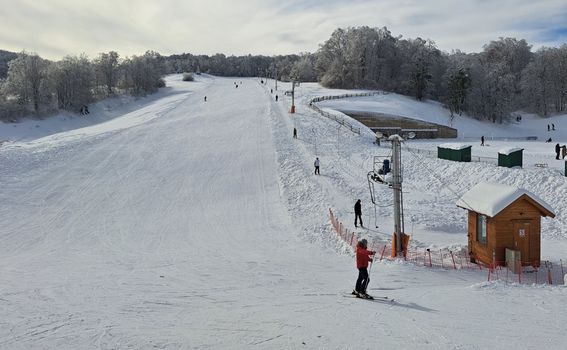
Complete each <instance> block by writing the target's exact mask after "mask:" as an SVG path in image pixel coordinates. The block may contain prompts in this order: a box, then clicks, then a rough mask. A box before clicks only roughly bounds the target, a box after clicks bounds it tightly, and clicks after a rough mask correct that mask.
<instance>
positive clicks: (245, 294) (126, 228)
mask: <svg viewBox="0 0 567 350" xmlns="http://www.w3.org/2000/svg"><path fill="white" fill-rule="evenodd" d="M235 79H236V78H234V79H230V78H216V77H211V76H206V75H202V76H197V82H193V83H189V82H183V81H181V77H180V76H171V77H169V78H168V79H167V85H168V87H167V88H165V89H162V90H161V92H160V93H159V94H158V95H154V96H150V97H147V98H142V99H138V100H132V101H124V100H108V101H102V102H99V103H97V104H96V105H93V106H90V110H91V114H90V115H89V116H87V117H83V116H80V117H79V116H76V115H59V116H55V117H53V118H50V119H46V120H28V121H26V122H23V123H15V124H14V123H10V124H1V125H0V139H2V140H5V141H6V142H5V143H3V144H2V146H0V163H1V164H2V166H1V167H0V202H1V203H2V205H1V206H0V222H2V225H1V227H0V314H1V315H2V317H0V348H1V349H16V350H17V349H127V348H132V349H156V348H157V349H253V348H258V349H417V348H419V349H503V348H512V347H515V348H525V349H530V348H542V349H563V348H564V344H565V343H567V334H566V333H565V331H564V330H565V324H566V323H567V314H566V313H565V312H564V310H565V300H566V297H567V289H565V288H564V286H563V285H553V286H550V285H541V284H538V285H526V284H517V283H510V282H508V283H505V282H487V274H486V270H484V269H483V270H462V271H461V270H453V269H432V268H427V267H424V266H423V264H416V263H413V262H405V261H396V260H393V261H390V260H383V261H381V262H378V261H377V262H375V263H374V264H373V265H374V266H372V268H371V271H370V278H371V281H370V285H369V293H370V294H374V295H385V296H389V297H390V298H395V302H381V301H377V302H369V301H365V300H359V299H355V298H352V297H351V296H349V295H348V293H350V291H351V290H352V288H353V286H354V282H355V280H356V276H357V271H356V268H355V262H354V256H353V253H352V251H351V249H350V248H349V247H348V246H347V245H346V244H345V243H343V242H342V241H341V240H339V239H338V238H337V236H336V235H335V234H334V232H333V231H332V228H331V226H330V224H329V219H328V213H329V212H328V210H329V208H332V209H333V211H334V213H335V214H336V215H337V217H338V218H339V219H340V220H341V221H343V222H344V224H345V225H346V226H347V227H349V226H350V228H351V229H352V228H353V227H352V220H353V219H354V215H353V205H354V203H355V201H356V199H359V198H360V199H361V200H362V203H363V204H362V207H363V219H364V223H365V225H366V226H368V227H369V228H370V229H369V230H361V231H360V233H361V235H364V236H367V237H368V238H370V239H372V240H383V241H386V240H387V239H388V238H389V237H390V235H391V233H392V230H393V220H392V207H391V202H392V194H391V190H390V188H388V186H385V185H384V186H379V187H378V188H377V199H378V201H379V203H380V205H379V206H377V207H376V216H375V215H374V208H373V207H372V206H371V202H370V194H369V191H368V183H367V181H366V175H367V173H368V171H370V170H372V168H373V162H374V157H375V156H379V157H388V155H389V148H388V147H387V146H383V147H378V146H377V145H375V144H373V142H374V140H375V136H374V134H373V133H372V132H371V131H370V130H368V129H365V128H364V127H362V130H363V132H362V133H361V135H356V134H353V133H352V132H350V131H349V130H348V129H346V128H344V127H342V126H340V125H339V124H337V123H336V122H334V121H331V120H329V119H326V118H324V117H321V116H319V115H318V114H317V113H315V112H313V111H311V110H310V109H309V108H308V106H307V105H308V101H309V99H311V98H313V97H315V96H320V95H328V94H335V93H336V94H340V93H343V92H344V91H333V90H328V89H324V88H322V87H320V86H319V85H316V84H302V85H301V86H300V87H299V88H298V89H296V92H297V94H296V105H297V113H296V114H294V115H291V114H289V113H288V110H289V108H290V102H291V101H290V98H289V97H288V96H283V93H282V92H283V90H288V89H289V88H290V86H289V85H290V84H284V83H279V84H278V87H279V88H280V90H278V91H274V94H270V88H274V86H273V81H269V83H268V85H262V84H260V82H259V81H258V80H257V79H242V78H238V83H239V84H238V88H236V87H235ZM240 81H242V84H240ZM276 93H277V94H278V95H279V97H280V98H279V101H278V102H276V101H275V96H274V95H275V94H276ZM204 96H207V102H204ZM361 101H362V102H361ZM335 102H337V103H339V101H335ZM325 103H326V104H325V106H326V108H334V107H333V105H332V104H331V103H330V102H329V103H327V102H325ZM340 103H341V104H346V105H347V106H346V107H349V108H347V109H351V110H352V109H355V108H359V109H364V108H371V109H374V108H378V107H380V106H382V107H383V108H385V109H386V110H384V111H382V112H384V113H386V112H388V113H391V114H396V115H404V116H408V117H412V116H413V117H418V116H419V117H421V118H424V119H427V120H430V121H434V120H431V119H435V120H438V121H439V122H446V121H447V120H448V113H447V111H446V110H444V109H443V108H442V107H441V106H440V105H439V104H435V103H431V102H428V103H418V102H415V101H412V100H411V99H409V98H406V97H400V96H398V95H394V94H384V95H377V96H375V97H369V98H365V99H353V100H351V101H348V100H344V101H340ZM369 106H370V107H369ZM346 107H345V108H346ZM336 109H337V110H340V108H336ZM422 112H423V113H422ZM429 117H431V118H429ZM550 120H553V121H554V123H555V125H556V127H557V129H558V131H554V134H553V135H552V136H551V137H553V139H554V142H556V141H555V140H557V141H560V142H565V141H566V139H567V138H566V137H565V135H567V133H566V132H564V131H562V130H567V121H566V120H567V119H565V118H563V119H561V118H559V117H557V118H556V119H550ZM352 122H353V123H354V124H356V122H355V121H352ZM544 123H546V121H543V122H542V121H541V120H539V119H537V118H536V117H529V116H525V117H524V118H523V120H522V122H521V123H520V124H519V125H510V126H509V127H510V128H509V129H508V128H506V127H504V126H494V125H492V124H490V123H483V122H479V121H475V120H471V119H468V118H466V117H457V118H456V119H455V120H454V126H455V127H457V128H458V129H459V133H460V135H461V136H460V137H464V136H463V134H466V135H468V136H471V137H475V138H480V136H481V135H485V137H486V139H487V144H489V145H491V146H492V147H490V146H487V147H480V146H478V144H475V145H474V146H473V147H472V152H473V155H474V154H478V155H480V156H486V157H490V156H492V157H495V156H496V155H495V154H496V151H495V150H494V149H495V147H494V146H497V148H496V149H499V148H501V147H506V146H514V147H522V148H524V149H525V152H524V156H525V160H526V161H525V164H528V165H533V163H542V164H543V163H545V164H547V165H548V166H547V167H537V168H536V167H533V166H531V167H526V168H525V169H507V168H499V167H497V166H495V165H493V164H489V163H479V162H474V163H456V162H450V161H445V160H439V159H436V158H435V156H430V155H429V154H428V153H427V152H425V153H420V152H418V151H416V150H424V151H428V150H435V149H436V147H437V146H438V145H439V144H441V143H443V142H449V141H450V140H441V141H440V140H428V141H419V140H412V141H408V142H405V143H404V150H403V153H402V161H403V167H404V168H403V176H404V182H403V186H404V213H405V222H406V224H405V226H406V231H407V233H409V234H411V235H412V241H411V242H412V244H413V245H415V246H416V247H420V248H424V249H425V248H430V249H441V248H450V249H454V250H457V249H461V248H463V247H465V246H466V242H467V238H466V227H467V220H466V211H465V210H463V209H461V208H458V207H457V206H456V205H455V202H456V200H457V199H458V198H460V197H461V196H462V195H463V194H464V193H466V192H467V191H468V190H470V189H471V188H473V187H474V186H475V185H476V184H477V183H480V182H487V181H490V182H495V183H501V184H506V185H509V186H515V187H519V188H525V189H528V190H529V191H531V192H533V193H534V194H536V195H537V196H539V197H541V198H542V199H543V200H545V201H546V202H548V203H549V205H550V206H552V207H553V208H554V209H555V213H556V214H557V217H556V218H555V219H551V218H544V219H542V239H543V241H542V258H543V259H546V260H550V261H552V262H553V263H554V265H555V266H559V264H560V262H561V260H560V259H564V258H566V257H567V250H566V249H565V248H566V247H567V245H566V243H565V242H566V236H565V235H566V234H565V232H567V221H566V219H565V217H566V214H567V213H566V205H565V203H564V201H565V198H566V197H567V186H566V185H565V177H564V174H562V173H561V166H562V164H563V163H562V161H560V160H555V154H554V151H553V146H554V145H550V144H545V143H543V141H541V140H542V139H543V138H542V137H545V136H547V137H549V136H548V134H546V133H545V132H543V131H542V130H543V129H544V128H543V125H544ZM536 125H537V128H536V127H535V126H536ZM294 127H296V128H297V131H298V139H295V140H294V139H292V130H293V128H294ZM533 134H535V135H536V136H539V138H538V141H518V140H510V141H507V140H506V139H504V138H505V137H515V136H518V135H525V136H531V135H533ZM547 137H546V138H547ZM315 157H319V159H320V160H321V175H320V176H316V175H314V174H313V170H314V169H313V161H314V159H315ZM379 159H382V158H379ZM376 226H378V227H376ZM556 283H558V284H559V283H560V281H556Z"/></svg>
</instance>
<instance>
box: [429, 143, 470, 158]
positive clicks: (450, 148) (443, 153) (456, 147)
mask: <svg viewBox="0 0 567 350" xmlns="http://www.w3.org/2000/svg"><path fill="white" fill-rule="evenodd" d="M471 147H472V146H471V145H468V144H464V143H444V144H441V145H439V146H437V158H439V159H447V160H454V161H457V162H470V161H471Z"/></svg>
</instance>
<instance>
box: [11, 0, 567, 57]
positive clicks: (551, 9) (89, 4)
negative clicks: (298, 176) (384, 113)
mask: <svg viewBox="0 0 567 350" xmlns="http://www.w3.org/2000/svg"><path fill="white" fill-rule="evenodd" d="M0 9H1V10H0V49H4V50H9V51H15V52H19V51H22V50H26V51H28V52H36V53H38V54H39V55H40V56H42V57H45V58H49V59H60V58H62V57H63V56H65V55H69V54H71V55H75V54H80V53H86V54H87V55H89V56H90V57H94V56H96V55H97V54H98V53H100V52H108V51H110V50H114V51H117V52H118V53H119V54H120V55H121V56H129V55H133V54H143V53H144V52H145V51H146V50H154V51H157V52H159V53H161V54H162V55H170V54H174V53H183V52H189V53H194V54H208V55H211V54H215V53H224V54H226V55H233V54H234V55H244V54H248V53H250V54H264V55H275V54H291V53H299V52H314V51H316V50H317V48H318V47H319V44H321V43H323V42H324V41H325V40H327V39H328V38H329V36H330V34H331V33H332V32H333V30H334V29H336V28H338V27H348V26H362V25H366V26H370V27H383V26H386V27H388V29H389V30H390V31H391V32H392V34H393V35H402V36H403V37H405V38H415V37H418V36H419V37H422V38H424V39H432V40H433V41H435V42H436V43H437V46H438V47H439V48H440V49H442V50H445V51H451V50H453V49H461V50H463V51H466V52H478V51H481V50H482V46H483V45H484V44H487V43H488V42H489V41H490V40H495V39H498V38H499V37H515V38H518V39H526V40H527V41H528V42H529V43H530V44H532V45H533V46H534V49H536V48H539V47H540V46H542V45H545V46H559V45H561V44H562V43H565V42H567V0H493V1H492V0H200V1H195V0H113V1H109V0H0Z"/></svg>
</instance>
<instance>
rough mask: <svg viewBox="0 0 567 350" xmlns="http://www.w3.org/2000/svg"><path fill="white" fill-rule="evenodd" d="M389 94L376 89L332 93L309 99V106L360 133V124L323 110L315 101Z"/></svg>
mask: <svg viewBox="0 0 567 350" xmlns="http://www.w3.org/2000/svg"><path fill="white" fill-rule="evenodd" d="M385 94H387V93H386V92H380V91H376V92H363V93H358V94H342V95H332V96H331V95H330V96H319V97H315V98H312V99H311V100H310V101H309V107H310V108H311V109H313V110H314V111H316V112H317V113H319V114H321V115H322V116H323V117H326V118H329V119H331V120H334V121H336V122H337V123H339V124H341V125H343V126H345V127H346V128H348V129H349V130H350V131H352V132H353V133H355V134H357V135H360V127H358V126H354V125H353V124H351V123H349V122H348V121H346V120H345V118H341V117H340V116H337V115H334V114H332V113H329V112H325V111H324V110H322V109H321V108H319V107H318V106H317V105H315V103H317V102H321V101H330V100H339V99H342V98H349V97H366V96H374V95H385Z"/></svg>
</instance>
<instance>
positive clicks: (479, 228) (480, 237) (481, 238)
mask: <svg viewBox="0 0 567 350" xmlns="http://www.w3.org/2000/svg"><path fill="white" fill-rule="evenodd" d="M487 220H488V219H487V217H486V215H482V214H477V216H476V240H477V241H478V242H479V243H483V244H486V221H487Z"/></svg>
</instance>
